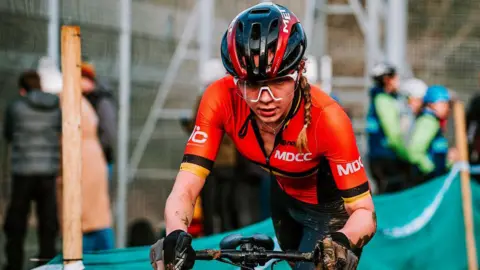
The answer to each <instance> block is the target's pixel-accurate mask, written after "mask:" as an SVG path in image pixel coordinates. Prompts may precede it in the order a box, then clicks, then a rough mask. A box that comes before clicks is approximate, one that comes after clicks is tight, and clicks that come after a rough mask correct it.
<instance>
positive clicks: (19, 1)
mask: <svg viewBox="0 0 480 270" xmlns="http://www.w3.org/2000/svg"><path fill="white" fill-rule="evenodd" d="M59 1H60V18H61V24H77V25H79V26H80V27H81V32H82V54H83V57H84V58H85V59H88V60H89V61H92V62H93V63H94V64H95V66H96V69H97V73H98V76H99V77H100V78H101V81H102V82H103V83H105V84H106V85H108V86H109V87H110V88H111V89H112V90H113V91H114V92H115V94H118V91H117V89H118V74H119V71H118V66H119V57H118V47H119V44H118V43H119V31H120V29H119V20H120V19H121V18H119V16H120V15H119V14H120V12H119V10H120V1H118V0H59ZM276 2H277V3H280V4H283V5H286V6H288V7H289V8H290V9H291V10H292V11H293V12H294V13H295V14H297V15H298V16H299V17H300V18H303V16H304V11H305V10H304V5H303V4H304V2H303V1H296V0H283V1H276ZM328 2H329V3H330V4H347V3H348V1H347V0H344V1H342V0H336V1H328ZM363 2H364V1H363ZM195 3H196V1H195V0H133V1H132V55H131V56H132V76H131V78H132V82H131V87H132V90H131V93H132V95H131V98H130V102H131V117H130V132H131V134H130V140H131V141H130V152H131V150H132V149H133V147H134V145H135V143H136V142H137V139H138V137H139V134H140V131H141V129H142V127H143V124H144V122H145V120H146V117H147V115H148V113H149V112H150V107H151V104H152V102H153V100H154V98H155V95H156V93H157V91H158V89H159V86H160V85H161V83H162V82H163V80H164V76H165V73H166V71H167V68H168V65H169V63H170V60H171V58H172V55H173V53H174V51H175V49H176V46H177V45H178V43H179V39H180V36H181V35H182V32H183V29H184V27H185V25H186V22H187V20H188V18H189V16H191V14H190V13H191V11H192V9H193V7H194V5H195ZM256 3H258V1H253V0H237V1H231V0H216V1H215V4H214V7H215V10H214V14H215V18H214V23H213V26H214V27H213V37H212V51H211V52H212V56H214V57H218V56H219V49H218V48H219V46H220V39H221V37H222V35H223V33H224V31H225V29H226V27H227V25H228V23H229V22H230V20H231V19H232V18H233V17H234V16H235V15H236V14H237V13H238V12H239V11H241V10H243V9H245V8H247V7H248V6H251V5H254V4H256ZM479 13H480V5H479V2H478V0H442V1H440V0H416V1H413V0H411V1H409V19H408V45H407V56H408V61H409V64H410V65H411V68H412V70H413V72H414V74H415V76H418V77H419V78H421V79H424V80H425V81H427V82H428V83H429V84H433V83H439V84H445V85H446V86H448V87H450V88H452V89H455V90H456V91H458V92H459V95H460V97H461V98H462V99H463V100H465V101H466V100H468V98H469V97H470V96H471V95H472V94H473V93H474V92H475V91H476V90H477V89H478V84H477V83H478V81H477V79H478V73H479V71H480V27H479V25H480V16H478V14H479ZM327 26H328V27H327V31H328V42H327V53H328V54H329V55H330V56H331V57H332V59H333V74H334V76H351V77H362V76H363V74H364V61H365V59H364V52H365V47H364V46H365V45H364V44H365V43H364V36H363V34H362V32H361V31H360V28H359V26H358V23H357V22H356V20H355V17H354V16H353V15H331V16H329V17H328V19H327ZM314 32H315V29H314ZM47 36H48V0H4V1H0V119H2V120H3V116H4V111H5V108H6V105H7V103H8V101H9V100H11V99H12V98H13V97H15V96H16V95H17V93H18V87H17V83H16V81H17V77H18V75H19V73H20V72H21V71H23V70H25V69H31V68H36V66H37V62H38V60H39V58H40V57H41V56H44V55H46V53H47ZM189 47H190V48H191V49H196V48H198V44H197V43H196V39H194V40H193V41H192V42H191V44H190V46H189ZM197 70H198V68H197V62H196V60H195V59H190V60H185V61H184V62H183V63H182V65H181V67H180V71H179V73H178V74H177V76H176V79H175V82H174V85H173V87H172V91H171V92H170V94H169V96H168V98H167V100H166V105H165V107H166V108H170V109H191V108H192V106H193V104H194V102H195V100H196V95H197V93H198V88H199V85H200V82H199V78H198V75H197V73H198V72H197ZM334 91H335V92H337V93H338V95H339V96H340V99H341V100H343V103H344V105H345V106H346V107H349V108H350V109H351V110H352V112H353V115H354V118H355V119H357V120H359V121H361V120H362V119H363V115H364V112H365V111H366V108H365V106H364V103H363V102H361V101H359V100H358V98H356V95H352V93H356V92H361V91H364V89H363V86H362V85H359V86H343V87H335V85H334ZM187 138H188V134H185V132H184V131H183V130H182V129H181V127H180V123H179V121H178V120H177V119H174V120H172V119H160V120H159V121H158V122H157V125H156V128H155V131H154V133H153V136H152V139H151V140H150V141H149V143H148V146H147V150H146V151H145V153H144V155H143V158H142V160H141V162H140V164H139V169H140V171H139V174H138V175H137V177H136V178H135V179H134V181H133V182H132V183H131V184H130V185H129V188H128V214H127V217H128V220H127V221H128V222H130V221H132V220H134V219H136V218H140V217H146V218H148V219H149V220H150V221H152V222H153V224H154V225H155V226H157V227H158V226H159V224H160V223H161V221H162V219H163V208H164V202H165V200H166V197H167V196H168V193H169V191H170V188H171V186H172V181H171V180H172V178H173V177H174V173H172V172H174V171H175V170H176V169H177V168H178V166H179V163H180V161H181V157H182V155H183V147H184V145H185V141H186V139H187ZM2 145H4V143H3V141H2ZM2 150H3V151H2V153H1V154H0V158H1V160H2V169H1V172H2V179H1V182H0V183H1V186H0V188H1V190H0V218H1V220H2V223H3V219H4V213H5V209H6V206H7V200H8V195H9V186H10V185H9V182H8V181H9V173H8V169H7V168H6V166H5V164H6V156H5V151H4V150H5V147H2ZM112 198H115V197H114V194H112ZM30 225H31V226H30V227H31V228H34V225H35V220H34V219H33V218H32V219H31V222H30ZM3 239H4V236H3V234H1V237H0V244H2V247H3ZM35 242H36V240H35V234H34V233H33V232H31V233H30V234H29V237H28V243H27V254H26V255H27V258H30V257H34V256H35V255H36V246H35ZM3 258H4V252H3V250H2V251H1V252H0V263H3Z"/></svg>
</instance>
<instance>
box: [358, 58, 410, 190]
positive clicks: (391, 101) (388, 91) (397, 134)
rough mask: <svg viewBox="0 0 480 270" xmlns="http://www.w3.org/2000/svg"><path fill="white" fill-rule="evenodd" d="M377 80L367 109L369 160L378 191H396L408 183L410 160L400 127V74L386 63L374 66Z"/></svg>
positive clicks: (371, 90) (373, 76) (371, 91)
mask: <svg viewBox="0 0 480 270" xmlns="http://www.w3.org/2000/svg"><path fill="white" fill-rule="evenodd" d="M372 78H373V80H374V82H375V85H374V87H372V88H371V89H370V108H369V111H368V113H367V122H366V132H367V136H368V161H369V167H370V171H371V173H372V176H373V179H374V180H375V182H376V184H377V187H378V193H385V192H395V191H399V190H402V189H404V188H405V187H406V183H407V180H408V178H409V176H408V172H409V163H408V162H407V160H408V158H407V151H406V148H405V144H404V140H403V133H402V130H401V128H400V109H399V107H400V106H399V102H400V101H399V95H398V93H397V91H398V87H399V77H398V74H397V72H396V70H395V68H394V67H393V66H391V65H389V64H386V63H380V64H378V65H376V66H375V67H374V68H373V70H372Z"/></svg>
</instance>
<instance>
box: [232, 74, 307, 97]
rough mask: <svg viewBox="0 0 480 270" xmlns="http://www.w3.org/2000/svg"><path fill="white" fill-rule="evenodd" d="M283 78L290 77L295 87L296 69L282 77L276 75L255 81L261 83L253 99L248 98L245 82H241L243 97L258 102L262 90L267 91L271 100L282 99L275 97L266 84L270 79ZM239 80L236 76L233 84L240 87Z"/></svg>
mask: <svg viewBox="0 0 480 270" xmlns="http://www.w3.org/2000/svg"><path fill="white" fill-rule="evenodd" d="M285 78H291V79H292V80H293V81H294V82H295V88H297V79H298V71H295V72H294V73H292V74H288V75H285V76H282V77H277V78H274V79H270V80H264V81H258V82H255V84H258V85H262V86H261V87H260V89H258V95H257V98H255V99H251V98H248V95H247V86H246V83H244V84H243V89H242V90H243V98H244V99H245V100H247V99H248V100H249V101H250V102H258V101H259V100H260V96H261V95H262V93H263V91H267V92H268V93H269V94H270V96H271V97H272V99H273V100H275V101H279V100H282V99H283V98H282V97H278V98H277V97H275V96H274V95H273V93H272V90H271V89H270V87H269V86H268V82H272V81H275V80H282V79H285ZM239 81H240V80H239V79H238V78H234V82H235V85H236V86H237V87H241V85H239ZM292 93H293V92H292Z"/></svg>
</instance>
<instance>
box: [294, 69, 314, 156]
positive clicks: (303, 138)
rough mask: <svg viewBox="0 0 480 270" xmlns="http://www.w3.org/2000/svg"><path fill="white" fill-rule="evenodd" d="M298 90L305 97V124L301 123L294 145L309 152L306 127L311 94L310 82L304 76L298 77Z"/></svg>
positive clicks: (310, 119)
mask: <svg viewBox="0 0 480 270" xmlns="http://www.w3.org/2000/svg"><path fill="white" fill-rule="evenodd" d="M300 91H301V94H302V95H303V98H304V99H305V103H304V105H303V106H304V109H305V114H304V116H303V117H304V122H305V124H304V125H303V128H302V130H301V131H300V133H299V134H298V137H297V143H296V146H297V148H298V150H299V151H300V152H303V150H307V152H310V150H308V140H307V128H308V126H309V125H310V122H311V121H312V114H311V108H312V96H311V95H310V84H309V83H308V80H307V78H306V77H305V76H301V77H300Z"/></svg>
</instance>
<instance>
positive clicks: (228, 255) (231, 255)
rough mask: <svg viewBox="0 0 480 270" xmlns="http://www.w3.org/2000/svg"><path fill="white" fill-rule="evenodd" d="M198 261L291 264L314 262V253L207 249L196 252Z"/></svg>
mask: <svg viewBox="0 0 480 270" xmlns="http://www.w3.org/2000/svg"><path fill="white" fill-rule="evenodd" d="M195 255H196V260H201V261H210V260H217V259H229V260H230V261H232V262H245V261H251V262H259V261H263V262H267V261H269V260H271V259H280V260H287V261H291V262H313V260H314V256H313V252H298V251H295V252H288V251H287V252H284V251H263V250H255V251H245V250H236V249H221V250H215V249H205V250H197V251H196V252H195Z"/></svg>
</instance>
